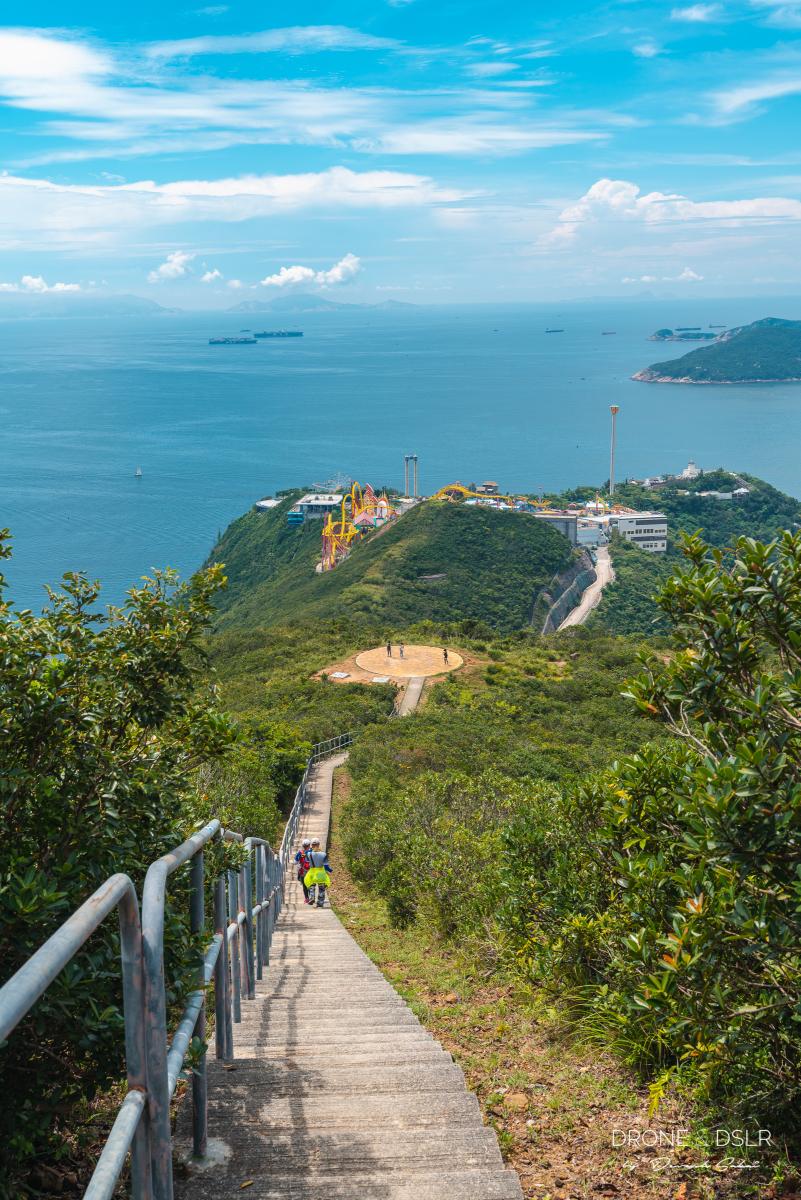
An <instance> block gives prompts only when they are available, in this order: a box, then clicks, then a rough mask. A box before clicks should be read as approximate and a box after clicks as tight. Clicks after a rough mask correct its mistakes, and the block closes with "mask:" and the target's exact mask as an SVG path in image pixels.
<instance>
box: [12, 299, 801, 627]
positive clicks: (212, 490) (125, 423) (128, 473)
mask: <svg viewBox="0 0 801 1200" xmlns="http://www.w3.org/2000/svg"><path fill="white" fill-rule="evenodd" d="M763 316H784V317H792V318H796V319H798V318H799V317H801V301H795V300H782V301H776V300H773V301H763V300H759V301H723V300H715V301H703V302H701V301H692V302H689V301H681V302H679V301H654V300H651V299H646V300H642V301H640V302H637V303H632V302H629V303H626V304H624V303H619V304H614V303H600V302H599V303H596V304H591V303H586V304H585V303H582V304H564V305H559V306H557V305H550V306H548V305H532V306H526V307H522V306H519V307H515V306H494V307H491V306H481V307H463V308H457V307H454V308H419V309H415V308H410V309H404V310H395V311H391V310H386V311H370V310H362V311H360V310H355V311H353V312H333V313H325V314H303V315H302V316H287V315H285V316H276V315H261V316H259V315H252V314H248V315H243V314H233V313H224V314H219V313H217V314H214V313H212V314H209V313H205V314H197V313H192V314H186V313H182V314H170V315H159V316H155V317H135V318H107V319H102V320H96V319H93V320H91V321H89V320H86V319H83V318H74V319H43V320H16V321H12V320H4V321H0V421H2V456H1V458H2V470H1V471H0V527H2V526H8V527H10V529H11V531H12V535H13V548H14V554H13V558H12V559H11V560H10V562H9V563H8V564H6V575H7V578H8V583H9V594H10V598H11V599H12V600H13V601H14V603H15V604H16V606H17V607H31V608H35V609H38V608H39V607H40V606H41V603H42V601H43V599H44V592H43V585H44V584H45V583H50V584H57V582H58V580H59V578H60V577H61V575H62V574H63V573H64V572H65V571H70V570H80V571H84V572H86V573H87V574H88V575H89V576H90V577H91V578H93V579H95V578H96V579H99V580H100V581H101V583H102V585H103V593H102V598H103V599H104V600H106V601H108V602H114V603H118V602H120V601H121V600H122V599H123V598H124V595H125V591H126V589H127V588H128V587H130V586H131V585H132V584H134V583H136V582H137V581H138V579H139V578H140V577H141V576H142V575H143V574H145V573H147V572H148V571H150V570H151V569H152V568H153V567H165V566H171V567H175V568H177V569H178V570H179V571H180V572H181V574H182V575H184V576H185V575H187V574H190V573H191V572H192V571H193V570H195V569H196V568H197V567H198V566H199V565H200V564H201V563H202V562H203V560H204V559H205V558H206V556H207V554H208V552H209V550H210V548H211V547H212V545H213V544H214V542H215V540H216V537H217V534H218V532H219V531H221V530H222V529H224V528H225V526H226V525H227V524H228V523H229V522H230V521H231V520H233V519H234V518H235V517H237V516H238V515H239V514H241V513H242V512H244V511H245V510H246V509H247V508H249V506H250V505H252V504H253V503H254V502H255V501H256V500H258V499H259V498H260V497H261V496H264V495H268V494H271V493H273V492H275V491H276V490H278V489H281V488H286V487H291V486H295V485H300V486H307V485H308V486H311V485H313V484H315V483H321V482H324V481H326V480H328V479H330V478H331V477H333V476H335V475H336V474H337V473H340V472H341V473H343V474H345V475H348V476H352V477H354V478H356V479H359V480H360V481H362V482H365V481H369V482H371V483H373V484H374V485H385V484H387V485H394V486H396V487H402V485H403V455H404V454H405V453H416V454H417V455H418V456H419V473H420V486H421V490H422V491H423V492H424V493H425V492H431V491H433V490H435V489H436V488H438V487H440V486H442V485H443V484H445V483H450V482H453V481H454V480H457V479H458V480H461V481H462V482H467V481H471V480H483V479H495V480H498V481H499V482H500V483H501V485H502V488H508V489H513V490H521V491H522V490H525V491H534V490H537V489H540V488H543V489H545V490H549V489H553V488H563V487H567V486H570V485H575V484H579V483H590V484H600V483H601V482H602V481H603V480H605V479H606V478H607V477H608V470H609V405H610V404H619V405H620V407H621V411H620V416H619V418H618V453H617V477H618V478H619V479H622V478H625V477H626V476H627V475H632V476H642V475H647V474H656V473H659V472H663V471H676V470H679V469H680V468H682V467H683V466H685V465H686V463H687V461H688V459H690V458H693V459H694V460H695V461H696V462H697V463H699V465H701V466H702V467H705V468H712V467H717V466H721V465H722V466H727V467H731V468H737V469H740V470H747V471H750V472H753V473H755V474H757V475H760V476H762V477H764V478H765V479H767V480H769V481H770V482H771V483H774V484H775V485H776V486H778V487H780V488H782V489H783V490H785V491H789V492H791V493H793V494H794V495H797V496H798V495H801V455H799V445H801V385H773V386H762V387H692V386H681V385H675V386H667V385H654V384H651V385H648V384H642V383H634V382H632V381H631V379H630V376H631V374H632V373H633V372H634V371H636V370H638V369H639V368H641V367H643V366H646V365H648V364H649V363H651V362H655V361H660V360H664V359H666V358H670V357H674V356H677V355H679V354H681V353H683V352H684V351H685V347H683V346H681V345H677V344H675V343H667V344H664V345H657V344H654V343H651V342H648V341H647V340H646V339H647V336H648V334H650V333H652V332H653V330H654V329H657V328H659V327H661V326H665V325H667V326H674V325H676V324H679V325H694V324H700V325H704V326H707V325H708V324H709V323H710V322H712V323H726V324H730V325H731V324H742V323H745V322H748V321H752V320H756V319H758V318H759V317H763ZM282 326H283V327H288V328H300V329H303V331H304V334H305V336H304V337H303V338H293V339H288V340H286V341H281V340H272V341H263V342H260V343H259V344H258V345H255V346H210V345H208V338H209V337H210V336H215V335H218V334H238V333H239V331H240V329H242V328H244V327H248V328H250V329H262V328H281V327H282ZM549 327H556V328H560V329H563V330H564V332H563V333H550V334H548V333H545V330H546V328H549ZM604 330H615V331H616V332H615V333H614V335H613V336H604V335H603V332H602V331H604ZM137 467H141V471H142V475H141V478H136V477H135V471H136V468H137Z"/></svg>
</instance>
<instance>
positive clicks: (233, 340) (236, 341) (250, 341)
mask: <svg viewBox="0 0 801 1200" xmlns="http://www.w3.org/2000/svg"><path fill="white" fill-rule="evenodd" d="M209 345H210V346H255V345H256V339H255V338H254V337H217V338H209Z"/></svg>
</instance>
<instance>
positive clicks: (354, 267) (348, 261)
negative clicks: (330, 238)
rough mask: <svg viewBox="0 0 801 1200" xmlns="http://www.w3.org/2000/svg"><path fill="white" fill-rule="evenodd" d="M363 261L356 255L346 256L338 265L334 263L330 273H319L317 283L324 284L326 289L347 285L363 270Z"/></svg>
mask: <svg viewBox="0 0 801 1200" xmlns="http://www.w3.org/2000/svg"><path fill="white" fill-rule="evenodd" d="M361 266H362V264H361V260H360V259H359V258H357V256H356V255H355V254H346V255H345V257H344V258H341V259H340V260H339V262H338V263H334V265H333V267H331V268H330V269H329V270H328V271H318V272H317V279H316V281H315V282H317V283H320V284H322V285H323V286H324V287H330V286H332V285H334V284H337V283H347V281H348V280H349V279H353V277H354V275H358V273H359V271H360V270H361Z"/></svg>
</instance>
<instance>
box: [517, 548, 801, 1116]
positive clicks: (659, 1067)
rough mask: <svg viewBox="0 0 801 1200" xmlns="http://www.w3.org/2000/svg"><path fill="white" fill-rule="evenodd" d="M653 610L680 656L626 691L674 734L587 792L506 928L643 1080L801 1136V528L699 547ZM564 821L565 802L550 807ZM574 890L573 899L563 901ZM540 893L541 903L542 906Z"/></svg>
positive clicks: (537, 825) (530, 828) (532, 834)
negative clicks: (773, 538) (550, 865)
mask: <svg viewBox="0 0 801 1200" xmlns="http://www.w3.org/2000/svg"><path fill="white" fill-rule="evenodd" d="M686 553H687V554H688V556H689V559H690V567H689V568H688V569H687V570H686V571H684V572H683V573H681V574H680V575H678V576H675V577H673V578H671V579H670V580H669V581H668V583H667V585H666V586H665V588H664V590H663V593H662V596H661V600H660V603H661V605H662V607H663V609H664V610H665V612H666V613H667V614H668V615H669V616H670V618H671V619H672V620H673V622H674V623H675V625H676V627H677V637H678V640H679V641H680V642H681V644H682V645H684V646H685V647H686V649H684V650H683V651H681V652H679V653H676V654H675V655H673V656H672V657H671V658H670V660H669V661H668V662H667V663H659V664H658V665H656V664H655V663H653V662H652V663H651V665H650V666H649V668H648V669H647V671H646V672H645V673H644V674H643V675H641V676H640V677H639V678H638V679H637V680H636V681H635V683H634V684H633V685H632V687H631V689H630V695H631V696H632V698H633V699H634V700H635V701H636V702H637V704H638V706H639V707H640V708H641V710H643V711H645V712H651V713H652V714H654V715H655V716H658V717H660V718H662V719H663V720H664V721H665V722H666V723H667V724H668V726H669V727H670V728H672V730H673V731H674V733H675V734H676V735H677V736H678V741H677V742H676V744H675V745H674V746H673V748H672V749H670V750H669V751H668V752H667V753H665V752H664V751H662V752H654V751H644V752H642V753H641V754H639V755H637V756H635V757H633V758H629V759H627V760H625V761H623V762H622V763H621V764H620V765H619V766H618V767H617V768H616V769H615V770H614V771H613V772H611V773H609V774H608V775H606V776H604V777H601V778H599V779H596V780H594V781H592V782H591V783H590V784H589V785H587V786H586V787H585V788H584V789H583V794H582V797H581V805H580V807H581V809H582V811H583V813H584V818H585V832H584V844H583V846H581V845H579V844H578V843H577V842H576V840H575V839H573V845H574V853H573V854H572V856H571V858H570V860H569V863H568V870H569V874H570V878H571V880H572V884H571V885H570V886H569V887H568V891H567V894H565V890H564V887H559V886H554V880H553V878H552V875H549V874H548V873H547V871H545V870H544V866H543V856H542V855H541V854H540V853H538V852H537V851H536V846H537V844H538V841H539V840H541V838H542V834H541V821H540V820H539V819H535V818H533V817H531V816H527V817H526V818H525V819H524V821H523V828H524V833H523V836H524V837H528V839H529V845H531V846H534V847H535V850H534V851H533V852H532V853H531V864H532V865H531V874H532V876H534V877H536V878H537V879H538V880H539V879H541V878H542V877H543V875H544V876H545V881H544V892H542V893H540V892H538V891H536V890H535V892H534V894H535V896H536V897H537V902H536V903H533V904H529V905H526V903H525V902H521V903H518V904H517V905H511V904H510V903H509V902H508V901H507V906H506V909H505V912H504V914H503V915H502V921H503V922H505V924H506V926H507V929H508V931H509V932H510V934H511V935H512V936H513V939H514V944H515V947H516V949H517V951H518V954H519V956H520V957H521V959H522V960H523V961H524V962H525V965H526V967H527V969H528V970H529V971H530V972H531V973H533V974H536V975H539V977H540V978H550V979H553V980H554V981H559V982H560V983H561V981H562V980H563V979H564V977H565V972H567V977H568V978H569V979H572V981H573V982H574V984H578V985H581V991H580V994H581V1006H582V1010H583V1014H584V1020H585V1023H586V1025H587V1027H588V1028H590V1029H593V1030H594V1031H595V1034H596V1036H598V1037H600V1038H601V1039H602V1040H603V1041H605V1042H606V1043H607V1044H608V1043H610V1042H611V1043H613V1044H615V1045H617V1046H618V1048H619V1049H622V1050H623V1051H624V1053H625V1054H626V1055H627V1057H628V1058H629V1059H630V1060H631V1061H635V1062H637V1063H638V1064H639V1065H640V1066H641V1067H643V1068H644V1069H646V1070H647V1071H648V1072H650V1073H654V1072H656V1073H659V1072H662V1074H660V1075H659V1079H660V1081H661V1082H660V1085H659V1086H662V1085H663V1084H664V1080H665V1078H666V1076H665V1074H664V1071H665V1069H667V1070H668V1073H669V1072H670V1071H671V1070H679V1071H682V1072H686V1073H689V1074H690V1075H691V1076H692V1077H693V1079H694V1080H695V1081H696V1082H697V1083H699V1084H700V1085H701V1086H702V1087H703V1089H704V1090H705V1092H706V1093H707V1094H709V1095H711V1096H714V1097H717V1098H718V1100H720V1101H722V1100H723V1099H724V1098H725V1101H726V1103H727V1105H729V1106H731V1105H736V1106H737V1107H738V1108H739V1109H741V1110H743V1111H744V1112H745V1113H746V1115H748V1116H751V1117H752V1118H754V1119H758V1120H760V1121H761V1122H762V1123H763V1124H765V1122H766V1121H767V1122H768V1123H769V1124H770V1125H771V1126H772V1127H773V1128H774V1129H775V1130H776V1131H777V1132H778V1131H779V1128H782V1129H784V1130H790V1131H794V1132H795V1133H796V1134H797V1133H798V1132H799V1121H798V1100H799V1095H800V1094H801V1084H800V1083H799V1080H801V1030H800V1028H799V1014H800V1013H801V774H800V768H801V715H800V714H801V535H792V534H790V533H785V534H784V535H783V536H782V538H781V539H780V540H779V541H777V542H773V543H771V544H769V545H763V544H761V543H757V542H754V541H753V540H751V539H742V540H740V541H739V542H738V543H737V544H736V546H735V547H734V557H733V562H732V564H731V565H730V567H729V569H726V562H725V560H724V556H723V554H722V552H721V551H718V550H710V549H709V548H708V547H707V546H706V545H705V544H704V543H703V542H701V541H700V540H699V539H697V538H693V539H689V540H688V542H687V545H686ZM556 811H557V813H558V812H559V811H560V809H559V806H558V805H557V806H556ZM571 890H572V897H571V894H570V893H571ZM546 901H547V905H546Z"/></svg>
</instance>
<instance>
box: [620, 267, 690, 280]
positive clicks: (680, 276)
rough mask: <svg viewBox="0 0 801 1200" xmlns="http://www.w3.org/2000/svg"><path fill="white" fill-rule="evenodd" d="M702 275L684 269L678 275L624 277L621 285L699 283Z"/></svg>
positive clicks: (687, 268) (686, 268) (688, 268)
mask: <svg viewBox="0 0 801 1200" xmlns="http://www.w3.org/2000/svg"><path fill="white" fill-rule="evenodd" d="M703 278H704V277H703V275H699V274H698V273H697V271H693V270H691V269H690V267H685V268H684V270H683V271H681V272H680V273H679V274H678V275H661V276H660V275H635V276H632V275H626V276H624V278H623V279H621V281H620V282H621V283H700V281H701V280H702V279H703Z"/></svg>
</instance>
